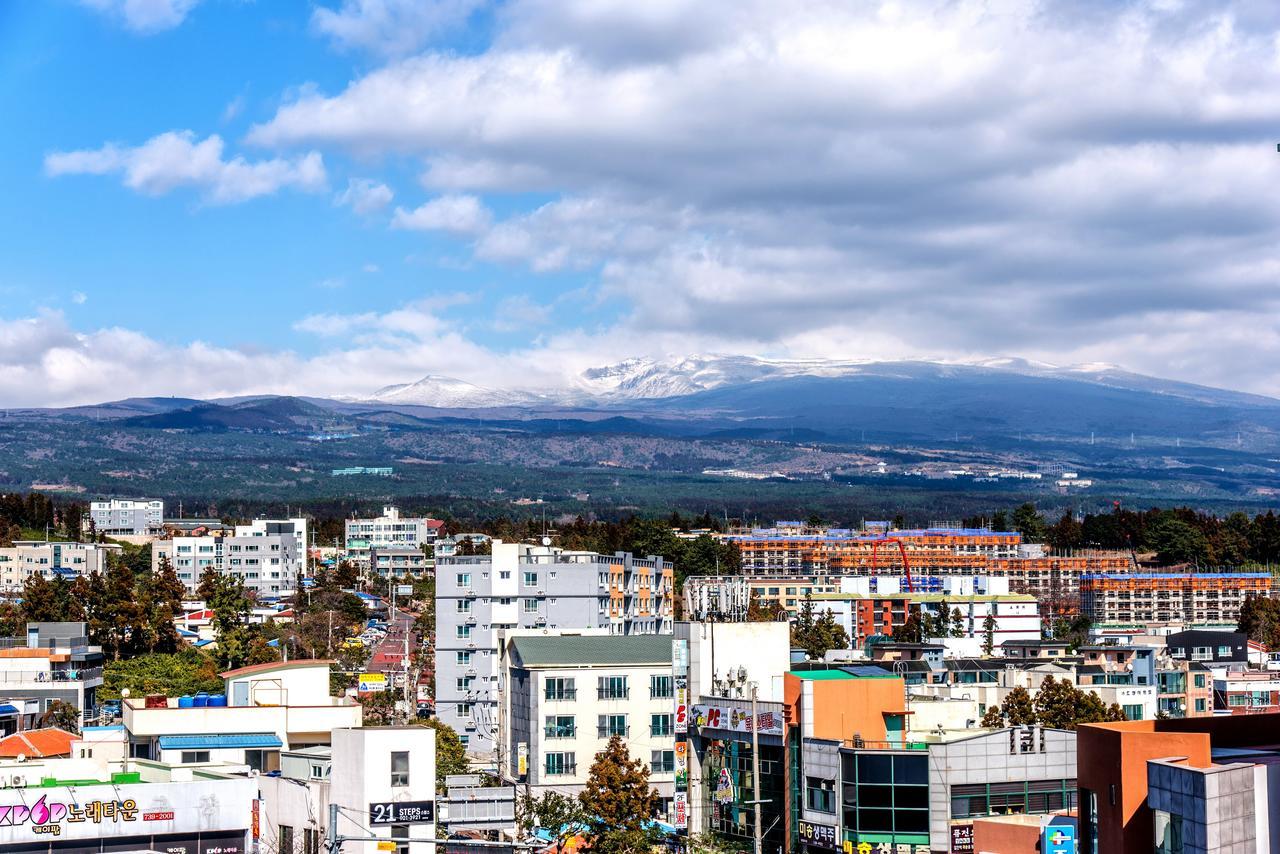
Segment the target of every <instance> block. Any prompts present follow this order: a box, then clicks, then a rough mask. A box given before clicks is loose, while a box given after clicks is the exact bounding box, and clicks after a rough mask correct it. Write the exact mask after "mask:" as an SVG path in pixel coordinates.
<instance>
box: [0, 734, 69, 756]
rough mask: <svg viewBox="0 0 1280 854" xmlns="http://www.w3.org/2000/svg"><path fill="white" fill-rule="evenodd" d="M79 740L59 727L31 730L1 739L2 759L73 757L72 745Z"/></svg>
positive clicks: (0, 752) (0, 750)
mask: <svg viewBox="0 0 1280 854" xmlns="http://www.w3.org/2000/svg"><path fill="white" fill-rule="evenodd" d="M77 738H78V736H76V735H75V734H73V733H69V732H67V731H66V730H64V729H58V728H57V727H45V728H44V729H30V730H27V731H26V732H15V733H14V734H13V735H10V736H7V737H5V738H0V759H16V758H17V757H19V756H25V757H26V758H28V759H50V758H54V757H59V756H70V755H71V743H72V742H73V741H75V740H76V739H77Z"/></svg>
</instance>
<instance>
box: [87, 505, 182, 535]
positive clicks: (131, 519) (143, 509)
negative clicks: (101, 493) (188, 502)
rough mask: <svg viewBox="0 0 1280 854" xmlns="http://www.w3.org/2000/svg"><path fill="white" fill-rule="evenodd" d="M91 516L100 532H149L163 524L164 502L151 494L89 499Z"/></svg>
mask: <svg viewBox="0 0 1280 854" xmlns="http://www.w3.org/2000/svg"><path fill="white" fill-rule="evenodd" d="M89 520H90V521H91V522H93V528H94V530H95V531H96V532H97V533H99V534H106V535H107V536H108V537H111V536H139V537H140V536H147V535H151V534H158V533H159V532H160V531H161V529H163V527H164V502H163V501H159V500H156V499H151V498H138V499H130V498H112V499H110V500H108V501H91V502H89Z"/></svg>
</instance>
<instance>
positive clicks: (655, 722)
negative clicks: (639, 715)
mask: <svg viewBox="0 0 1280 854" xmlns="http://www.w3.org/2000/svg"><path fill="white" fill-rule="evenodd" d="M671 717H672V716H671V715H669V714H659V715H650V716H649V735H650V736H652V737H654V738H658V737H662V736H668V735H671V734H672V732H673V731H674V728H673V725H672V722H671Z"/></svg>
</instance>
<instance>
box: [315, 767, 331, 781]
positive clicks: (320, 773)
mask: <svg viewBox="0 0 1280 854" xmlns="http://www.w3.org/2000/svg"><path fill="white" fill-rule="evenodd" d="M325 771H326V768H325V766H323V765H312V766H311V779H312V780H323V779H324V778H325V777H327V776H329V775H328V774H326V773H325Z"/></svg>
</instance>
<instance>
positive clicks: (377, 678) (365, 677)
mask: <svg viewBox="0 0 1280 854" xmlns="http://www.w3.org/2000/svg"><path fill="white" fill-rule="evenodd" d="M356 690H357V691H359V692H360V693H361V694H367V693H369V692H370V691H385V690H387V674H385V673H361V674H360V678H359V682H358V685H357V688H356Z"/></svg>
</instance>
